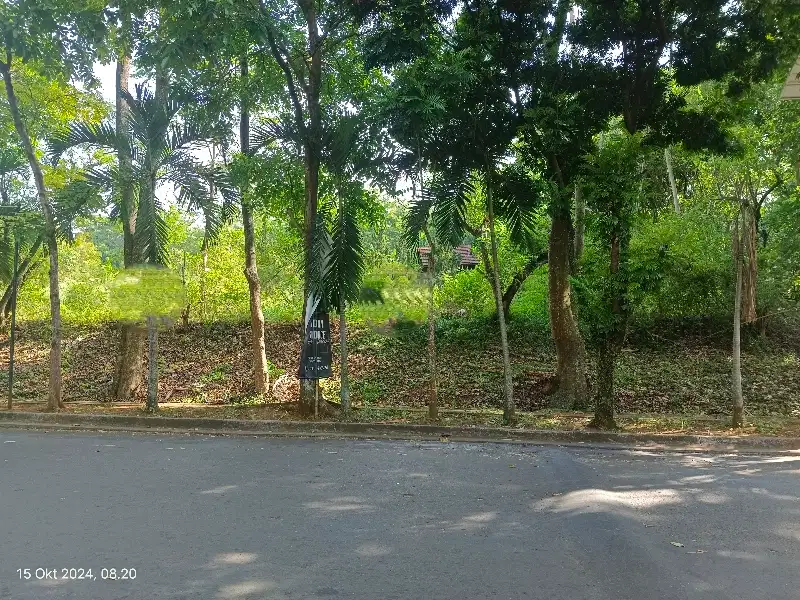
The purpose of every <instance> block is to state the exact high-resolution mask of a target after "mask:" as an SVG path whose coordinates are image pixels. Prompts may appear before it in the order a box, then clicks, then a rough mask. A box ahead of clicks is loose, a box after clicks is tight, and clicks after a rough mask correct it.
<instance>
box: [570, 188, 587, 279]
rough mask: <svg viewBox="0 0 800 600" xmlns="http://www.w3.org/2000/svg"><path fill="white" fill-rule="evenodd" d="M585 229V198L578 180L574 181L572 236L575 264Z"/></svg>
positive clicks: (581, 246)
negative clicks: (573, 226)
mask: <svg viewBox="0 0 800 600" xmlns="http://www.w3.org/2000/svg"><path fill="white" fill-rule="evenodd" d="M585 230H586V199H585V198H584V197H583V189H582V188H581V186H580V182H576V183H575V236H574V238H573V242H574V250H573V256H574V259H575V264H576V265H577V264H578V263H580V260H581V258H582V257H583V237H584V231H585Z"/></svg>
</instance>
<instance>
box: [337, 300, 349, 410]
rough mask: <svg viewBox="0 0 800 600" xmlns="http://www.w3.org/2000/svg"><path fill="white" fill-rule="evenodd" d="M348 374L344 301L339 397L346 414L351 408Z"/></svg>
mask: <svg viewBox="0 0 800 600" xmlns="http://www.w3.org/2000/svg"><path fill="white" fill-rule="evenodd" d="M347 375H348V371H347V317H346V315H345V307H344V302H342V303H340V304H339V384H340V385H339V397H340V399H341V401H342V412H343V413H344V414H347V413H348V411H349V410H350V382H349V380H348V377H347Z"/></svg>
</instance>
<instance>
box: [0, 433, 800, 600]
mask: <svg viewBox="0 0 800 600" xmlns="http://www.w3.org/2000/svg"><path fill="white" fill-rule="evenodd" d="M799 496H800V455H798V454H794V455H776V456H764V455H760V456H746V455H739V456H736V455H731V456H719V455H716V456H714V455H703V454H693V455H681V454H657V453H648V452H626V451H608V450H593V449H589V448H566V447H554V446H551V447H534V446H528V447H523V446H516V445H501V444H497V445H493V444H486V445H483V444H457V443H436V442H384V441H381V442H360V441H346V440H345V441H342V440H338V441H337V440H299V439H256V438H241V437H225V438H212V437H200V436H188V435H186V436H182V435H170V436H162V437H159V436H155V435H122V434H101V433H98V434H88V433H57V432H23V431H0V598H2V599H3V600H6V599H9V598H11V599H14V600H17V599H19V600H27V599H30V600H47V599H51V598H52V599H56V598H57V599H74V600H91V599H97V600H112V599H114V600H118V599H119V600H121V599H123V598H127V599H131V600H158V599H170V600H251V599H259V600H265V599H270V600H272V599H280V600H284V599H316V598H323V599H334V598H335V599H337V600H338V599H343V598H358V599H364V600H392V599H396V600H428V599H430V600H447V599H454V600H456V599H457V600H484V599H494V598H498V599H533V598H541V599H547V600H584V599H585V600H589V599H592V600H595V599H596V600H607V599H608V600H612V599H613V600H623V599H630V600H649V599H653V600H656V599H657V600H671V599H675V600H678V599H680V600H685V599H702V600H706V599H709V600H710V599H723V598H724V599H735V600H758V599H762V598H763V599H765V600H766V599H769V600H781V599H785V600H790V599H791V600H797V598H799V597H800V571H799V570H798V568H799V567H800V497H799ZM26 569H28V571H25V570H26ZM65 569H66V571H65ZM70 569H74V571H70ZM81 569H82V570H83V572H82V574H83V579H80V580H78V579H75V577H79V576H80V575H81ZM88 570H91V575H89V574H88ZM26 574H27V575H28V576H29V579H26Z"/></svg>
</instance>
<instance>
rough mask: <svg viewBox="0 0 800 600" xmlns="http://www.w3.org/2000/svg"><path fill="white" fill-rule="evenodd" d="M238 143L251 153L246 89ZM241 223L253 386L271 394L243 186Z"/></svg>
mask: <svg viewBox="0 0 800 600" xmlns="http://www.w3.org/2000/svg"><path fill="white" fill-rule="evenodd" d="M240 75H241V78H242V84H243V87H244V88H246V87H247V81H248V77H249V73H248V64H247V54H244V55H242V58H241V73H240ZM239 143H240V145H241V149H242V154H249V153H250V110H249V106H248V100H247V92H246V90H245V92H244V93H243V95H242V114H241V118H240V121H239ZM242 224H243V225H244V276H245V277H246V278H247V287H248V290H249V293H250V348H251V352H252V361H253V389H254V390H255V392H256V393H257V394H269V391H270V382H269V366H268V364H267V350H266V345H265V341H264V312H263V311H262V310H261V279H260V278H259V276H258V264H257V263H256V234H255V224H254V223H253V208H252V206H251V205H250V197H249V193H247V191H246V190H242Z"/></svg>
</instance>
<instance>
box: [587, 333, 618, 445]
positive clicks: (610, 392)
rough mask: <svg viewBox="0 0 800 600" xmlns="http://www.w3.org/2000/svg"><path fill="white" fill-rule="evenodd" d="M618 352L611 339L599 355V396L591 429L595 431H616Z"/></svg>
mask: <svg viewBox="0 0 800 600" xmlns="http://www.w3.org/2000/svg"><path fill="white" fill-rule="evenodd" d="M615 361H616V352H615V349H614V343H613V342H612V340H611V339H610V338H607V339H606V340H604V341H603V342H602V344H601V345H600V348H599V349H598V353H597V395H596V397H595V408H594V418H593V419H592V421H591V423H589V427H591V428H593V429H616V428H617V423H616V421H614V363H615Z"/></svg>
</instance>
